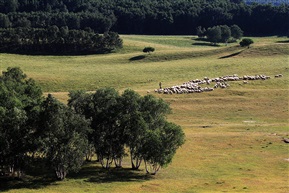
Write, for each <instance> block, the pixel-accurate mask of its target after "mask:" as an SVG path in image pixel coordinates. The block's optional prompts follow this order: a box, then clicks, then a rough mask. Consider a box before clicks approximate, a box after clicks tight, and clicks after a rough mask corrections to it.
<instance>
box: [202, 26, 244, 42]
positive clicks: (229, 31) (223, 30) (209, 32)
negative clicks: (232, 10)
mask: <svg viewBox="0 0 289 193" xmlns="http://www.w3.org/2000/svg"><path fill="white" fill-rule="evenodd" d="M243 34H244V32H243V30H242V29H241V28H240V27H239V26H237V25H232V26H230V27H229V26H227V25H218V26H213V27H209V28H207V29H205V28H203V27H201V26H199V27H197V35H198V37H199V38H204V37H206V39H207V40H208V41H210V42H212V43H214V44H216V43H219V42H222V43H226V44H227V43H228V42H235V41H236V40H238V39H241V38H242V37H243Z"/></svg>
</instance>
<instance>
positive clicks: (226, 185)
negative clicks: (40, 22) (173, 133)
mask: <svg viewBox="0 0 289 193" xmlns="http://www.w3.org/2000/svg"><path fill="white" fill-rule="evenodd" d="M122 37H123V39H124V49H123V50H121V51H120V52H117V53H113V54H108V55H89V56H26V55H12V54H0V70H2V71H3V70H6V69H7V67H9V66H20V67H21V69H23V71H24V72H25V73H26V74H27V75H28V76H29V77H31V78H34V79H35V80H36V81H37V82H38V83H39V84H40V85H41V87H42V88H43V90H44V91H45V94H47V93H52V94H53V95H54V96H56V97H57V98H58V99H60V100H61V101H63V102H66V100H67V99H68V96H67V93H68V91H70V90H75V89H82V90H87V91H94V90H96V89H97V88H100V87H105V86H111V87H115V88H116V89H118V90H119V91H120V92H122V91H123V90H124V89H126V88H131V89H134V90H136V91H137V92H139V93H140V94H142V95H146V94H147V93H148V92H149V93H150V94H153V95H155V96H156V97H161V98H163V99H164V100H165V101H167V102H169V103H170V104H171V108H172V114H170V115H168V120H169V121H172V122H175V123H177V124H179V125H181V126H182V128H183V129H184V132H185V134H186V142H185V144H184V145H183V146H182V147H181V148H180V149H179V150H178V151H177V154H176V156H175V157H174V159H173V162H172V164H171V165H169V166H168V167H167V168H163V169H162V170H161V171H160V172H159V173H158V174H157V175H156V176H147V175H146V174H145V172H144V171H143V169H144V168H143V167H142V168H141V170H140V171H137V172H133V171H130V170H128V169H127V168H129V160H128V159H127V158H126V159H125V162H124V167H125V169H124V170H114V169H112V170H110V171H104V170H102V169H100V168H99V167H100V166H99V164H97V163H95V162H92V163H89V164H88V165H86V166H85V167H84V169H83V170H82V171H80V173H79V174H69V175H68V179H66V180H65V181H63V182H54V181H52V182H51V183H50V182H49V183H45V182H43V181H41V180H40V181H32V182H31V183H29V181H28V182H26V181H23V182H19V183H20V185H18V186H14V185H11V184H10V186H8V185H9V184H8V185H7V186H8V188H7V187H6V188H5V189H4V190H5V192H21V193H22V192H45V193H46V192H48V193H52V192H53V193H54V192H190V193H191V192H198V193H199V192H262V193H263V192H268V193H271V192H277V193H279V192H280V193H283V192H284V193H285V192H286V191H287V190H288V188H289V187H288V164H289V162H288V161H286V159H288V158H289V154H288V153H289V152H288V145H287V144H285V143H284V142H283V141H282V139H283V138H284V137H285V138H288V137H289V136H288V135H289V134H288V130H289V124H288V117H289V111H288V102H289V100H288V91H289V88H288V85H289V66H288V65H289V58H288V55H289V44H288V43H282V42H284V41H285V42H286V40H288V38H285V37H280V38H279V37H261V38H260V37H258V38H255V37H252V39H253V40H254V42H255V43H254V44H253V45H252V46H251V48H249V49H247V48H240V47H237V45H238V43H234V44H231V45H228V46H225V45H221V46H220V47H211V46H208V45H196V44H194V43H196V41H197V40H195V38H196V37H193V39H192V37H190V36H137V35H122ZM197 42H200V41H197ZM145 46H153V47H155V48H156V51H155V52H154V53H152V54H150V55H148V54H144V53H143V52H142V49H143V48H144V47H145ZM239 51H242V52H241V53H240V54H236V55H233V56H231V55H232V54H234V53H237V52H239ZM140 55H144V57H143V58H142V57H140V58H138V60H131V58H133V57H136V56H140ZM226 56H227V57H226ZM222 57H223V59H221V58H222ZM232 74H238V75H239V76H243V75H255V74H265V75H268V76H271V79H269V80H265V81H249V83H248V84H243V82H242V81H237V82H230V85H231V86H230V87H228V88H226V89H216V90H215V91H213V92H207V93H200V94H184V95H163V94H157V93H155V92H154V89H156V88H158V84H159V82H160V81H161V82H162V85H163V87H170V86H173V85H177V84H182V83H183V82H186V81H189V80H192V79H202V78H203V77H205V76H206V77H210V78H213V77H219V76H224V75H232ZM276 74H283V77H282V78H274V75H276ZM211 86H212V85H211ZM2 184H3V183H2ZM33 184H34V185H33ZM38 185H39V186H38ZM0 190H1V184H0Z"/></svg>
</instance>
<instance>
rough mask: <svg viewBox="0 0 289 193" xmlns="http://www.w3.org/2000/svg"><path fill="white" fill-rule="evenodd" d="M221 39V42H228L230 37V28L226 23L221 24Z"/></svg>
mask: <svg viewBox="0 0 289 193" xmlns="http://www.w3.org/2000/svg"><path fill="white" fill-rule="evenodd" d="M220 28H221V39H222V42H224V43H226V44H227V43H228V40H229V39H230V38H231V30H230V28H229V27H228V26H227V25H221V26H220Z"/></svg>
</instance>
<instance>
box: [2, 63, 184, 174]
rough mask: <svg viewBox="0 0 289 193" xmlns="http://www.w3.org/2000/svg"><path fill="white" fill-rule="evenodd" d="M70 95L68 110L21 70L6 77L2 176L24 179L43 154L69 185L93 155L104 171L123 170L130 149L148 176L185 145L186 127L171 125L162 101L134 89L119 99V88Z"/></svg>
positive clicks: (133, 159)
mask: <svg viewBox="0 0 289 193" xmlns="http://www.w3.org/2000/svg"><path fill="white" fill-rule="evenodd" d="M69 96H70V99H69V105H68V106H67V105H64V104H62V103H61V102H59V101H58V100H57V99H55V98H54V97H53V96H52V95H50V94H49V95H48V97H46V98H44V97H43V96H42V91H41V89H40V87H39V86H37V85H36V84H35V82H34V81H33V80H32V79H28V78H27V77H26V75H25V74H24V73H23V72H22V71H21V69H20V68H8V70H7V71H6V72H3V74H2V76H0V175H6V174H9V175H18V177H21V175H22V174H23V172H24V171H25V168H26V166H27V165H29V164H32V163H33V160H34V158H36V154H37V155H39V154H40V155H42V156H41V158H43V159H44V160H45V161H46V162H47V164H48V165H49V166H50V168H51V169H53V171H54V172H55V175H56V178H57V179H59V180H63V179H64V178H65V177H66V175H67V174H68V173H69V172H70V171H75V172H77V171H78V170H79V169H80V168H81V166H82V164H83V162H84V160H85V159H84V158H86V159H87V160H90V159H91V157H92V154H93V153H96V155H97V157H98V160H99V162H100V163H101V165H102V166H103V168H110V167H111V165H112V164H113V163H114V164H115V166H116V167H122V159H123V157H124V156H126V155H127V151H126V150H127V149H129V152H130V155H131V164H132V168H133V169H138V168H139V167H140V165H141V163H142V161H144V163H145V166H146V171H147V172H150V173H152V174H156V173H157V171H158V170H159V169H160V167H164V166H166V165H167V164H169V163H170V162H171V161H172V158H173V156H174V154H175V153H176V150H177V148H178V147H180V146H181V145H182V144H183V143H184V133H183V131H182V129H181V127H180V126H178V125H176V124H173V123H170V122H168V121H167V120H166V118H165V116H166V115H167V114H168V113H169V112H170V108H169V105H168V104H167V103H166V102H164V101H163V100H162V99H157V98H155V97H153V96H152V95H147V96H144V97H141V96H140V95H139V94H137V93H136V92H135V91H133V90H125V91H124V93H123V94H122V95H119V93H118V92H117V91H116V90H115V89H113V88H103V89H99V90H97V91H96V92H95V93H93V94H91V93H85V92H83V91H73V92H70V94H69ZM150 168H152V170H150Z"/></svg>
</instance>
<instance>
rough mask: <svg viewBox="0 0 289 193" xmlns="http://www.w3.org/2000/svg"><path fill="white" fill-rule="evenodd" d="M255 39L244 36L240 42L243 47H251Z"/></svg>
mask: <svg viewBox="0 0 289 193" xmlns="http://www.w3.org/2000/svg"><path fill="white" fill-rule="evenodd" d="M253 43H254V41H253V40H252V39H250V38H244V39H242V41H241V42H240V46H241V47H246V46H248V48H249V47H250V45H251V44H253Z"/></svg>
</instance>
